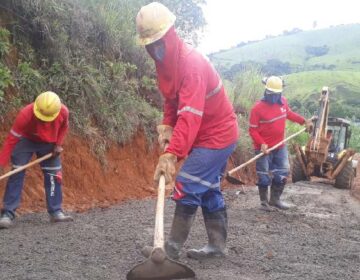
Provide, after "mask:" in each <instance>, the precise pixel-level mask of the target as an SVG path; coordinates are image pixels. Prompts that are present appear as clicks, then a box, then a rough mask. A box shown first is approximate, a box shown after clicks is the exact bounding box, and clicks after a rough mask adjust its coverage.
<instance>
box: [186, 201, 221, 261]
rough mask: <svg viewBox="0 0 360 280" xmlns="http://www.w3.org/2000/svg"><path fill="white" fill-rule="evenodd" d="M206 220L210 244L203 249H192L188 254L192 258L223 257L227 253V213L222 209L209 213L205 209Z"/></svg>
mask: <svg viewBox="0 0 360 280" xmlns="http://www.w3.org/2000/svg"><path fill="white" fill-rule="evenodd" d="M203 216H204V222H205V227H206V232H207V235H208V239H209V241H208V244H207V245H206V246H205V247H203V248H202V249H199V250H197V249H191V250H189V251H188V252H187V256H188V257H189V258H192V259H197V260H201V259H206V258H211V257H223V256H224V255H225V246H226V237H227V213H226V209H225V208H224V209H222V210H219V211H216V212H213V213H209V212H207V211H206V210H204V209H203Z"/></svg>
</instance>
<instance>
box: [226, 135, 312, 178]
mask: <svg viewBox="0 0 360 280" xmlns="http://www.w3.org/2000/svg"><path fill="white" fill-rule="evenodd" d="M305 130H306V128H303V129H301V130H299V131H298V132H296V133H294V134H293V135H290V136H289V137H287V138H286V139H284V140H282V141H281V142H279V143H277V144H276V145H275V146H273V147H271V148H270V149H267V150H266V152H267V153H268V152H271V151H272V150H275V149H276V148H278V147H280V146H281V145H282V144H284V143H285V142H286V141H289V140H290V139H291V138H294V137H295V136H298V135H299V134H300V133H302V132H304V131H305ZM264 154H265V153H263V152H261V153H260V154H258V155H256V156H255V157H253V158H251V159H249V160H248V161H247V162H245V163H243V164H241V165H239V166H238V167H235V168H234V169H231V170H230V171H228V172H227V173H226V177H225V179H226V180H227V181H228V182H229V183H231V184H233V185H245V183H244V182H243V181H241V178H240V177H239V179H237V178H235V177H233V176H231V175H232V174H233V173H235V172H236V171H238V170H240V169H241V168H244V167H245V166H247V165H249V164H250V163H252V162H254V161H255V160H257V159H258V158H261V157H262V156H263V155H264Z"/></svg>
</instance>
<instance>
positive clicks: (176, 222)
mask: <svg viewBox="0 0 360 280" xmlns="http://www.w3.org/2000/svg"><path fill="white" fill-rule="evenodd" d="M196 210H197V207H194V206H186V205H182V204H180V203H177V204H176V208H175V214H174V219H173V222H172V226H171V231H170V235H169V238H168V240H167V241H166V243H165V251H166V254H167V255H168V257H169V258H170V259H174V260H177V259H178V258H179V256H180V250H181V248H182V246H183V245H184V243H185V241H186V239H187V237H188V235H189V232H190V229H191V226H192V224H193V221H194V218H195V215H196Z"/></svg>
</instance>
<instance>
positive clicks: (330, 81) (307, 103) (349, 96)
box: [285, 71, 360, 121]
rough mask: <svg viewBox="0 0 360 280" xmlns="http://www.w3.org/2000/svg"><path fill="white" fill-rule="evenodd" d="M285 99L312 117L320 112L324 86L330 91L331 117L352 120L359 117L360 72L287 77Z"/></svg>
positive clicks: (328, 72) (336, 72)
mask: <svg viewBox="0 0 360 280" xmlns="http://www.w3.org/2000/svg"><path fill="white" fill-rule="evenodd" d="M285 79H286V83H287V85H288V86H286V90H285V95H286V96H287V97H288V99H289V100H290V103H292V104H293V106H294V107H295V109H301V111H303V112H304V113H306V112H309V113H310V114H312V113H313V112H315V111H316V110H317V108H318V99H319V96H320V91H321V89H322V87H323V86H328V87H329V89H330V115H333V116H339V117H345V118H348V119H353V120H354V121H355V120H356V119H358V118H359V117H360V72H351V71H308V72H301V73H294V74H290V75H288V76H286V77H285Z"/></svg>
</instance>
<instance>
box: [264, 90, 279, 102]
mask: <svg viewBox="0 0 360 280" xmlns="http://www.w3.org/2000/svg"><path fill="white" fill-rule="evenodd" d="M263 100H264V101H265V102H267V103H270V104H276V103H277V104H280V105H283V103H282V101H281V93H268V92H267V91H265V93H264V97H263Z"/></svg>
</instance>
